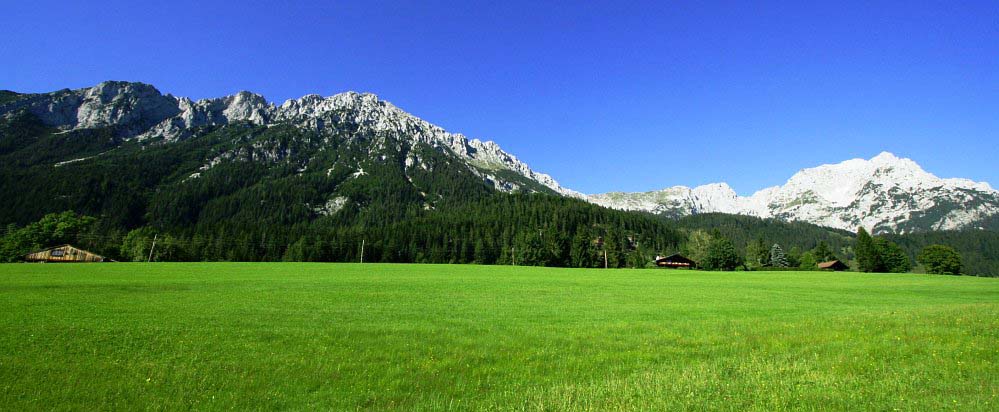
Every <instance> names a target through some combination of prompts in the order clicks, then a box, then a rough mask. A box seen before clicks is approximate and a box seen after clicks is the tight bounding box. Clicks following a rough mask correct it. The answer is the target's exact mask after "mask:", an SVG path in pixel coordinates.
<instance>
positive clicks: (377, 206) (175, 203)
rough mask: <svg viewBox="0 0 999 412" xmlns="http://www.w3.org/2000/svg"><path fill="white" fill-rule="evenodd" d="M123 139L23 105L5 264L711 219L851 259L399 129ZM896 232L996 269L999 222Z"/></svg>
mask: <svg viewBox="0 0 999 412" xmlns="http://www.w3.org/2000/svg"><path fill="white" fill-rule="evenodd" d="M120 136H121V133H119V132H118V131H117V130H115V128H113V127H108V128H99V129H86V130H76V131H70V132H61V131H58V130H56V129H49V128H46V127H45V126H43V125H42V124H41V123H40V122H39V121H38V119H37V118H33V116H31V115H28V114H24V113H21V114H19V115H16V116H12V117H9V118H7V119H4V120H3V121H0V191H2V193H5V194H7V195H5V196H3V197H2V198H0V224H2V225H3V226H0V227H3V228H4V230H5V232H4V237H3V244H2V245H0V250H3V253H4V256H3V259H5V260H8V261H10V260H17V259H18V256H19V255H20V254H22V253H26V252H27V251H28V250H29V249H31V248H37V247H43V246H50V245H51V244H52V243H74V244H77V245H79V246H80V247H83V248H87V249H89V250H92V251H94V252H97V253H101V254H103V255H105V256H108V257H110V258H113V259H116V260H149V259H151V260H160V261H191V260H193V261H198V260H228V261H279V260H287V261H360V260H361V259H362V248H363V259H364V261H367V262H427V263H480V264H517V265H539V266H573V267H603V266H604V265H607V266H608V267H647V266H650V265H652V262H653V260H654V257H655V256H656V255H659V254H669V253H674V252H684V253H688V254H690V253H694V254H696V252H692V249H695V243H696V239H698V238H704V237H705V236H707V233H708V232H711V235H712V236H714V237H715V238H724V239H725V241H726V242H728V243H730V244H731V247H730V248H731V249H732V250H731V252H726V253H729V254H732V253H734V254H735V255H737V256H738V257H739V260H740V262H741V263H743V264H742V265H741V266H740V268H743V269H755V268H758V266H761V265H762V263H761V262H763V261H766V260H768V258H767V254H769V253H770V251H771V249H772V248H773V245H778V246H779V249H780V250H781V253H786V257H787V259H788V261H789V262H790V263H787V264H788V265H791V266H797V265H800V264H801V263H800V262H801V261H802V259H804V261H805V262H806V264H805V265H803V266H808V265H809V264H810V262H812V261H814V260H815V259H816V256H814V253H813V251H815V250H816V248H819V245H820V244H821V245H822V246H821V248H822V250H824V251H823V252H820V254H821V255H824V256H823V257H826V258H838V259H841V260H844V261H847V262H849V261H851V260H852V259H854V257H855V254H854V249H853V248H854V244H855V240H854V239H855V236H854V234H852V233H849V232H845V231H841V230H835V229H829V228H824V227H820V226H815V225H811V224H807V223H789V222H783V221H779V220H774V219H758V218H753V217H747V216H735V215H724V214H701V215H694V216H688V217H685V218H681V219H669V218H666V217H662V216H653V215H649V214H645V213H635V212H623V211H616V210H610V209H606V208H602V207H599V206H596V205H593V204H591V203H587V202H585V201H583V200H579V199H574V198H569V197H562V196H558V195H556V194H554V193H551V191H550V190H547V188H545V187H543V186H540V185H536V184H534V185H532V183H531V182H530V181H523V182H522V183H523V187H522V189H521V190H517V191H515V192H514V193H503V192H500V191H498V190H496V189H494V188H493V187H491V186H490V185H489V184H487V183H486V182H485V181H484V180H483V178H482V175H483V173H484V172H490V171H489V170H483V169H476V167H474V166H471V165H468V164H467V163H464V162H461V161H459V160H457V159H456V158H455V157H454V156H451V155H449V153H448V152H447V151H446V150H442V149H440V148H435V147H430V146H427V145H423V144H419V143H413V142H411V141H407V140H406V139H401V138H399V136H391V135H384V136H379V135H371V134H364V133H361V132H359V131H358V130H350V129H339V130H337V131H336V133H334V134H333V135H323V134H319V133H315V132H310V131H307V130H304V129H301V128H296V127H292V126H282V125H279V126H276V127H262V126H253V125H250V124H240V123H237V124H230V125H226V126H217V127H205V128H201V129H198V130H196V131H195V133H194V136H193V137H191V138H188V139H185V140H182V141H178V142H171V143H169V144H164V142H160V141H145V142H138V141H134V140H128V141H123V140H122V139H121V138H120ZM413 158H416V159H419V162H420V163H419V165H415V166H414V165H413V164H410V163H409V162H410V161H411V159H413ZM492 172H495V171H492ZM63 212H71V213H63ZM889 238H890V240H891V241H893V242H894V243H896V244H898V245H900V246H901V248H902V249H903V250H904V251H905V253H906V254H907V255H908V256H909V258H910V259H912V260H913V261H914V259H915V257H916V255H917V254H918V253H919V251H920V250H921V248H923V247H925V246H927V245H929V244H933V243H942V244H947V245H950V246H952V247H954V248H955V249H957V250H958V251H960V252H961V254H962V255H963V256H964V260H965V265H964V266H965V268H966V271H967V272H968V273H972V274H980V275H993V276H994V275H999V273H996V272H997V269H996V267H997V262H999V256H996V252H995V251H996V250H999V242H997V240H996V239H997V236H996V234H995V233H994V232H988V231H973V232H941V233H926V234H918V235H900V236H891V237H889ZM154 239H155V242H156V246H155V248H153V247H152V244H153V242H154ZM705 247H707V246H705ZM728 248H729V247H728V246H726V247H725V249H726V250H727V249H728ZM825 251H828V253H826V252H825ZM150 252H152V253H150ZM757 256H759V258H757ZM782 264H784V263H782ZM792 264H793V265H792Z"/></svg>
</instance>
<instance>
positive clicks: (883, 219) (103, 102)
mask: <svg viewBox="0 0 999 412" xmlns="http://www.w3.org/2000/svg"><path fill="white" fill-rule="evenodd" d="M21 111H27V112H30V113H31V114H33V115H35V116H37V117H38V118H39V119H40V120H41V121H42V122H43V123H45V124H46V125H48V126H51V127H57V128H59V129H62V130H64V131H72V130H81V129H97V128H112V129H113V130H114V131H115V133H116V134H117V135H118V136H119V137H120V138H121V139H124V140H137V141H142V142H149V143H154V144H156V143H162V144H170V143H172V142H177V141H182V140H184V139H188V138H190V137H192V136H194V135H195V134H196V133H197V132H198V130H199V128H202V127H211V126H224V125H229V124H234V123H242V122H245V123H249V124H253V125H257V126H266V127H271V126H277V125H292V126H295V127H298V128H301V129H305V130H309V131H315V132H316V133H318V134H319V135H326V136H333V135H335V134H336V132H337V128H340V127H357V128H358V130H357V132H358V133H357V134H358V135H366V136H375V139H376V140H377V139H379V138H381V139H383V140H382V141H381V143H382V144H386V143H385V142H386V141H385V140H384V136H388V135H391V136H405V138H407V139H409V140H410V141H411V142H412V143H414V144H415V143H420V144H426V145H429V146H431V147H433V148H436V149H437V150H439V151H442V152H447V153H450V154H453V155H455V156H457V157H458V158H459V159H461V160H462V161H464V162H465V163H466V164H468V165H469V166H470V170H472V171H473V172H474V173H475V174H477V175H478V176H479V177H480V178H482V179H483V181H485V182H487V183H488V184H490V185H492V186H493V187H495V188H496V189H498V190H500V191H505V192H512V191H518V190H527V191H531V190H535V189H538V188H541V189H545V190H550V191H552V192H554V193H559V194H562V195H566V196H572V197H580V198H585V199H587V200H589V201H590V202H593V203H596V204H599V205H602V206H606V207H611V208H615V209H622V210H635V211H645V212H651V213H656V214H663V215H668V216H685V215H690V214H697V213H709V212H721V213H731V214H743V215H751V216H758V217H765V218H778V219H782V220H789V221H805V222H809V223H814V224H818V225H823V226H829V227H834V228H840V229H846V230H855V229H856V228H857V227H859V226H864V227H866V228H868V229H869V230H871V231H873V232H876V233H887V232H894V233H907V232H919V231H928V230H947V229H966V228H977V227H979V224H980V222H985V221H994V220H995V218H996V216H997V215H999V192H996V191H995V190H994V189H992V188H991V187H990V186H989V185H988V184H987V183H976V182H972V181H969V180H965V179H941V178H938V177H936V176H934V175H932V174H930V173H927V172H925V171H924V170H923V169H922V168H920V167H919V165H917V164H916V163H915V162H913V161H911V160H909V159H900V158H898V157H896V156H894V155H892V154H890V153H882V154H881V155H878V156H876V157H874V158H872V159H870V160H863V159H853V160H848V161H845V162H842V163H839V164H834V165H824V166H819V167H816V168H811V169H806V170H802V171H800V172H798V173H797V174H795V175H794V176H793V177H792V178H791V179H790V180H788V182H787V183H786V184H785V185H783V186H779V187H771V188H767V189H763V190H761V191H759V192H757V193H755V194H753V195H752V196H748V197H742V196H738V195H737V194H736V193H735V191H734V190H732V188H730V187H729V186H728V185H727V184H724V183H716V184H710V185H705V186H699V187H696V188H688V187H685V186H675V187H671V188H667V189H663V190H658V191H651V192H644V193H620V192H613V193H606V194H598V195H590V196H584V195H582V194H580V193H578V192H575V191H572V190H569V189H566V188H564V187H562V186H560V185H559V184H558V182H556V181H555V180H554V179H553V178H552V177H551V176H549V175H547V174H543V173H538V172H535V171H533V170H532V169H531V168H530V167H528V166H527V165H526V164H525V163H523V162H521V161H520V160H518V159H517V158H516V157H515V156H513V155H512V154H510V153H507V152H505V151H503V150H502V149H501V148H500V147H499V146H498V145H497V144H496V143H494V142H491V141H481V140H478V139H468V138H467V137H465V136H463V135H461V134H456V133H449V132H447V131H445V130H444V129H442V128H440V127H438V126H435V125H433V124H430V123H428V122H426V121H424V120H422V119H419V118H417V117H415V116H413V115H411V114H408V113H406V112H404V111H402V110H401V109H399V108H397V107H395V106H394V105H392V104H391V103H388V102H386V101H383V100H380V99H378V97H377V96H375V95H372V94H363V93H354V92H347V93H341V94H337V95H334V96H330V97H322V96H319V95H307V96H303V97H301V98H299V99H292V100H288V101H286V102H284V103H283V104H281V105H275V104H273V103H270V102H268V101H267V100H266V99H265V98H264V97H262V96H260V95H257V94H254V93H250V92H245V91H244V92H239V93H237V94H234V95H231V96H226V97H220V98H214V99H202V100H198V101H192V100H190V99H188V98H183V97H180V98H178V97H174V96H171V95H169V94H166V95H164V94H162V93H160V92H159V91H158V90H157V89H156V88H155V87H153V86H151V85H147V84H143V83H131V82H104V83H101V84H99V85H97V86H95V87H91V88H84V89H78V90H61V91H57V92H53V93H42V94H24V95H18V94H15V93H9V92H5V93H4V94H3V95H0V116H13V115H15V114H16V113H18V112H21ZM380 136H381V137H380ZM378 143H379V142H377V141H376V142H375V144H376V145H377V144H378ZM225 155H228V156H236V155H237V154H236V153H227V154H225ZM270 155H272V156H270V157H272V158H280V157H282V156H284V154H281V153H276V152H275V153H270ZM77 160H85V158H81V159H73V160H69V161H64V162H61V163H60V164H65V163H69V162H73V161H77ZM221 160H224V159H223V158H219V159H216V160H213V161H211V162H209V163H208V164H206V165H205V166H204V168H203V169H205V170H207V169H208V168H211V167H212V166H213V165H214V164H215V163H216V162H217V161H221ZM421 163H422V159H420V158H419V155H418V154H417V153H416V152H410V153H409V154H408V155H407V157H406V159H405V167H407V168H410V167H420V166H423V165H422V164H421ZM57 165H58V164H57ZM356 166H357V168H358V171H357V173H361V174H363V173H364V171H363V169H362V168H360V165H356ZM198 174H199V173H195V174H193V175H191V178H197V176H198ZM334 203H335V202H334ZM335 206H336V204H333V205H332V206H331V208H332V209H335V208H336V207H335Z"/></svg>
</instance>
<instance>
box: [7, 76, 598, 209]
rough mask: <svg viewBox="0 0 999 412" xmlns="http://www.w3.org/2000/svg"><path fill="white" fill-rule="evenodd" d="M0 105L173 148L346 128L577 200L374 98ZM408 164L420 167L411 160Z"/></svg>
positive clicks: (131, 94) (70, 97) (113, 95)
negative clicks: (239, 134) (248, 129)
mask: <svg viewBox="0 0 999 412" xmlns="http://www.w3.org/2000/svg"><path fill="white" fill-rule="evenodd" d="M2 98H3V100H0V116H4V117H8V118H9V117H10V116H12V115H14V114H16V113H22V112H26V113H29V114H31V115H34V116H36V117H37V118H38V119H39V120H40V121H41V122H42V123H43V124H44V125H46V126H49V127H55V128H58V129H60V130H61V131H62V132H70V131H78V130H87V129H97V128H113V129H114V130H115V135H116V137H119V138H122V139H125V140H138V141H147V140H162V141H165V142H176V141H180V140H184V139H186V138H189V137H191V136H193V135H195V134H196V133H197V131H198V129H199V128H203V127H212V126H223V125H228V124H234V123H248V124H251V125H255V126H268V127H273V126H276V125H282V124H286V125H292V126H296V127H298V128H300V129H303V130H312V131H315V132H316V133H317V134H319V135H320V136H327V137H329V136H333V135H336V134H337V133H339V131H340V129H339V128H340V127H342V126H343V125H350V127H351V128H353V130H352V132H353V133H358V134H362V135H368V136H371V137H372V138H373V139H376V140H379V142H377V143H376V145H381V146H384V144H385V142H384V136H386V135H390V134H391V135H396V136H406V139H405V140H408V143H409V144H414V143H423V144H427V145H430V146H431V147H433V148H435V149H437V150H440V151H448V152H450V153H453V154H455V155H457V156H458V157H459V158H461V159H463V160H464V161H465V162H466V163H468V164H469V165H471V166H473V167H472V170H473V171H474V172H475V173H476V174H477V175H479V176H480V177H481V178H482V179H483V180H484V181H486V182H487V183H489V184H491V185H493V186H494V187H495V188H497V189H498V190H501V191H504V192H513V191H520V190H524V191H529V192H530V191H549V192H554V193H559V194H563V195H569V196H574V197H580V196H581V195H579V194H578V193H575V192H573V191H571V190H568V189H565V188H563V187H561V186H560V185H559V184H558V182H556V181H555V180H554V179H553V178H552V177H551V176H549V175H546V174H543V173H538V172H535V171H533V170H531V168H530V167H528V166H527V165H526V164H524V163H523V162H521V161H520V160H518V159H517V158H516V157H515V156H513V155H511V154H509V153H507V152H505V151H503V150H502V149H501V148H500V147H499V146H498V145H497V144H496V143H494V142H491V141H485V142H484V141H480V140H478V139H468V138H467V137H465V136H464V135H461V134H457V133H449V132H447V131H445V130H444V129H442V128H440V127H438V126H435V125H432V124H430V123H428V122H426V121H424V120H422V119H419V118H417V117H415V116H413V115H410V114H409V113H406V112H404V111H402V110H400V109H399V108H397V107H395V106H393V105H392V104H391V103H388V102H385V101H382V100H379V99H378V98H377V96H375V95H372V94H361V93H354V92H346V93H341V94H338V95H335V96H330V97H326V98H324V97H321V96H318V95H307V96H304V97H302V98H299V99H294V100H288V101H286V102H284V103H283V104H282V105H280V106H275V105H274V104H272V103H268V102H267V101H266V99H264V98H263V97H262V96H260V95H257V94H253V93H250V92H245V91H244V92H239V93H237V94H235V95H232V96H226V97H221V98H215V99H203V100H199V101H191V100H190V99H187V98H176V97H173V96H171V95H163V94H161V93H160V92H159V91H158V90H157V89H156V88H155V87H153V86H150V85H147V84H143V83H129V82H115V81H109V82H103V83H101V84H98V85H97V86H95V87H91V88H85V89H79V90H61V91H58V92H54V93H44V94H32V95H17V94H14V93H10V92H8V94H5V95H3V96H2ZM406 162H407V165H410V166H412V165H417V166H419V164H420V159H419V158H418V157H415V156H411V157H407V159H406Z"/></svg>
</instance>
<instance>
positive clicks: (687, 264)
mask: <svg viewBox="0 0 999 412" xmlns="http://www.w3.org/2000/svg"><path fill="white" fill-rule="evenodd" d="M656 266H659V267H661V268H674V269H678V268H687V269H693V268H694V267H696V266H697V262H694V261H693V260H690V259H687V257H685V256H683V255H681V254H679V253H674V254H672V255H669V256H666V257H656Z"/></svg>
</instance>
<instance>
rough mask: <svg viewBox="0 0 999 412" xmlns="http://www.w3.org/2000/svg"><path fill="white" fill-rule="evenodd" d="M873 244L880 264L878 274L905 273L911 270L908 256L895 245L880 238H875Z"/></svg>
mask: <svg viewBox="0 0 999 412" xmlns="http://www.w3.org/2000/svg"><path fill="white" fill-rule="evenodd" d="M874 244H875V247H876V250H877V254H878V261H879V262H880V263H881V266H880V267H879V268H878V270H877V271H878V272H888V273H905V272H908V271H909V270H912V262H911V261H910V260H909V256H908V255H907V254H906V253H905V251H904V250H902V248H901V247H899V246H898V245H897V244H895V243H894V242H892V241H889V240H888V239H885V238H882V237H878V238H875V239H874Z"/></svg>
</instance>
